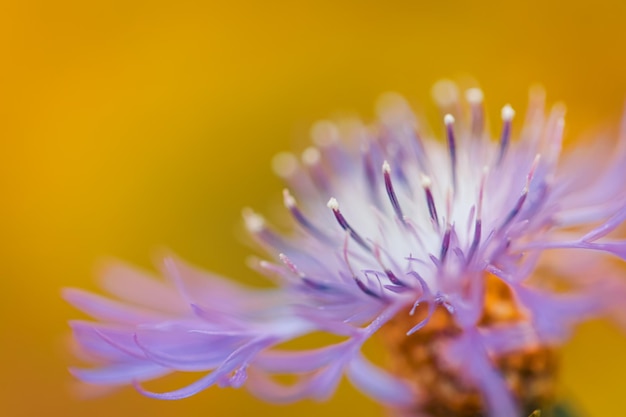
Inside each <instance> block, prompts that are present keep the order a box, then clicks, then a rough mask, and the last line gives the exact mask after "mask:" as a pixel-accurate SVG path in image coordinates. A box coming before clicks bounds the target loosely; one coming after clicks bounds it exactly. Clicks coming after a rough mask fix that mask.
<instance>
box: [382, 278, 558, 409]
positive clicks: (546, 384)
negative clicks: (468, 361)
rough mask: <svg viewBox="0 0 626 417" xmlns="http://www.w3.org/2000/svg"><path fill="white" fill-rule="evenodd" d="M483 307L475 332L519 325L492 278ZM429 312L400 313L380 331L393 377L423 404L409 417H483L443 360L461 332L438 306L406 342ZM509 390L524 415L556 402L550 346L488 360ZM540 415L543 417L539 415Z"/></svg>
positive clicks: (508, 297) (478, 401)
mask: <svg viewBox="0 0 626 417" xmlns="http://www.w3.org/2000/svg"><path fill="white" fill-rule="evenodd" d="M485 291H486V293H485V304H484V308H483V314H482V317H481V319H480V322H479V328H482V329H489V328H490V327H494V328H495V327H496V326H507V325H510V324H514V323H518V322H520V321H524V320H525V317H524V314H523V313H522V312H521V311H520V309H519V308H518V306H517V305H516V303H515V300H514V298H513V296H512V294H511V291H510V289H509V288H508V287H507V286H506V285H505V284H504V283H502V282H501V281H499V280H498V279H496V278H495V277H492V276H486V277H485ZM427 314H428V306H427V305H425V304H424V305H420V306H418V307H417V309H416V310H415V314H414V315H413V316H411V315H409V314H407V313H406V312H405V311H403V312H402V313H401V314H398V315H397V316H396V317H395V318H393V319H392V320H391V321H390V322H389V323H387V324H386V325H385V326H384V327H383V328H382V329H381V335H382V337H383V338H384V342H385V343H386V345H387V351H388V353H389V360H390V368H391V371H392V372H393V373H395V374H396V375H398V376H400V377H402V378H404V379H405V380H407V381H409V382H410V383H411V384H412V385H413V387H414V389H415V390H416V392H419V393H422V397H423V401H422V403H421V404H420V405H419V408H418V409H415V410H408V414H406V415H407V417H408V416H411V415H420V416H422V415H427V416H429V417H450V416H454V417H483V416H485V415H486V409H485V403H484V400H483V398H482V397H481V395H480V391H479V390H478V388H477V387H476V386H475V385H473V384H472V383H471V382H469V381H468V380H467V378H465V377H464V375H463V366H462V365H461V366H458V367H455V366H453V365H451V364H450V363H449V362H448V361H446V360H445V359H444V355H443V353H442V352H443V351H444V350H445V347H446V345H447V344H448V343H449V342H450V341H452V340H454V338H456V337H458V336H459V335H461V332H462V330H461V328H460V327H458V326H457V325H456V323H455V322H454V318H453V316H452V315H451V314H450V313H449V312H448V310H447V309H446V308H445V307H443V306H437V307H436V308H435V310H434V312H433V314H432V316H431V318H430V320H429V321H428V323H427V324H426V325H425V326H424V327H423V328H422V329H420V330H419V331H417V332H415V333H413V334H412V335H410V336H407V335H406V332H407V330H408V329H410V328H411V327H413V326H414V325H416V324H417V323H419V322H420V321H421V320H423V319H424V318H425V317H426V315H427ZM490 360H491V362H492V365H493V367H494V369H496V370H498V371H499V372H500V374H501V375H502V378H503V379H504V381H505V382H506V384H507V386H508V388H509V390H510V391H511V393H512V394H513V395H514V397H515V399H516V400H517V402H518V404H519V408H520V409H521V410H523V412H524V413H525V414H522V415H530V414H531V413H532V412H533V411H534V410H536V409H542V411H547V410H546V407H548V408H549V407H550V406H551V403H552V402H553V400H554V396H555V387H556V374H557V368H558V355H557V352H556V351H555V349H554V348H552V347H549V346H534V347H532V348H526V349H524V350H518V351H513V352H508V353H505V354H501V355H491V356H490ZM544 415H545V413H544Z"/></svg>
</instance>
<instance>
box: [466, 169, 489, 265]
mask: <svg viewBox="0 0 626 417" xmlns="http://www.w3.org/2000/svg"><path fill="white" fill-rule="evenodd" d="M488 172H489V168H488V167H484V168H483V176H482V178H481V180H480V188H479V190H478V203H477V204H476V222H475V223H474V240H473V241H472V245H471V246H470V250H469V253H468V254H467V262H468V263H469V262H470V261H471V260H472V258H473V257H474V254H475V253H476V250H477V249H478V245H479V244H480V239H481V235H482V226H483V221H482V213H483V197H484V194H485V182H486V181H487V174H488Z"/></svg>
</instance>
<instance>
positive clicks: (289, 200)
mask: <svg viewBox="0 0 626 417" xmlns="http://www.w3.org/2000/svg"><path fill="white" fill-rule="evenodd" d="M283 201H284V202H285V206H286V207H287V208H292V207H295V206H296V199H295V198H293V196H292V195H291V193H290V192H289V190H288V189H286V188H285V189H284V190H283Z"/></svg>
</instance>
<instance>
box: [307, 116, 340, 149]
mask: <svg viewBox="0 0 626 417" xmlns="http://www.w3.org/2000/svg"><path fill="white" fill-rule="evenodd" d="M311 137H312V138H313V143H315V144H316V145H317V146H321V147H325V146H330V145H332V144H333V143H336V142H338V141H339V129H338V128H337V125H335V124H334V123H333V122H331V121H328V120H320V121H319V122H317V123H315V124H314V125H313V126H312V127H311Z"/></svg>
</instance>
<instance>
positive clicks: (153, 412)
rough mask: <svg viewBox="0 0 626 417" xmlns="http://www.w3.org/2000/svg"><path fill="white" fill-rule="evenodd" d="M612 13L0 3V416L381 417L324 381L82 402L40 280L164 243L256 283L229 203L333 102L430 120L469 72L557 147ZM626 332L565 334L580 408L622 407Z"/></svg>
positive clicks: (619, 26) (589, 97) (609, 410)
mask: <svg viewBox="0 0 626 417" xmlns="http://www.w3.org/2000/svg"><path fill="white" fill-rule="evenodd" d="M624 45H626V2H624V1H623V0H596V1H594V2H593V3H588V2H582V1H574V2H565V1H563V2H551V1H536V0H531V1H519V2H511V1H508V2H500V1H488V2H482V1H472V2H462V1H457V0H448V1H445V2H443V1H432V0H431V1H415V0H388V1H386V2H377V1H370V0H334V1H329V0H315V1H309V0H304V1H302V0H300V1H297V2H289V1H283V2H280V1H256V2H253V1H242V0H230V1H228V2H218V1H210V0H209V1H186V0H182V1H180V0H179V1H176V2H164V1H128V0H125V1H100V0H94V1H89V2H84V1H72V0H57V1H33V0H4V1H2V3H1V4H0V56H1V59H2V61H1V65H0V201H1V203H0V247H1V248H0V249H1V250H0V260H1V262H0V265H1V268H0V297H1V298H0V329H1V330H2V333H1V334H2V335H1V339H0V415H1V416H3V417H4V416H6V417H24V416H28V417H39V416H43V415H47V416H68V417H74V416H89V417H100V416H102V417H104V416H107V417H108V416H111V415H117V416H127V415H128V416H130V415H132V416H153V417H157V416H158V417H166V416H167V417H170V416H177V417H179V416H196V415H213V416H220V415H245V414H247V413H251V412H254V413H256V414H258V415H274V416H291V415H302V416H317V415H320V414H321V413H327V414H329V415H338V414H339V413H341V412H343V411H344V410H349V411H350V412H351V413H353V414H359V415H371V416H381V415H382V414H383V412H382V410H380V409H379V408H378V407H377V406H374V405H373V403H371V402H370V401H369V400H368V399H366V398H364V397H363V396H361V395H360V394H358V393H356V392H355V391H354V390H353V389H352V388H350V387H348V386H347V385H343V386H342V387H341V389H340V391H339V393H338V394H337V395H336V396H335V397H334V398H333V400H332V401H330V402H328V403H324V404H315V403H301V404H296V405H293V406H280V407H278V406H271V405H267V404H262V403H260V402H258V401H256V400H254V399H252V398H251V397H250V396H249V395H248V394H247V393H246V392H245V391H243V390H239V391H235V390H219V389H211V390H208V391H207V392H204V393H202V394H201V395H198V396H196V397H194V398H191V399H188V400H184V401H179V402H161V401H157V400H150V399H146V398H143V397H142V396H141V395H139V394H137V393H136V392H134V391H133V390H132V389H126V390H122V391H120V392H118V393H116V394H113V395H111V396H109V397H106V398H99V399H94V400H88V401H86V400H79V399H77V398H76V396H74V395H73V394H72V382H73V381H72V378H71V377H70V375H69V374H68V372H67V370H66V368H67V365H68V364H70V363H74V362H73V360H72V359H71V357H70V355H69V354H68V353H67V352H66V348H65V345H64V342H65V337H66V336H67V333H68V327H67V325H66V322H67V320H68V319H70V318H76V317H82V316H81V315H80V314H79V313H78V312H77V311H75V310H73V309H72V308H71V307H69V306H67V305H66V304H64V302H63V301H62V300H61V298H60V296H59V289H60V288H61V287H64V286H80V287H86V288H90V289H95V288H96V284H95V279H94V278H95V276H94V275H95V274H94V271H95V266H96V265H97V264H98V262H99V261H100V260H102V259H103V258H105V257H110V256H113V257H118V258H121V259H124V260H127V261H130V262H132V263H134V264H137V265H140V266H143V267H148V268H149V267H150V265H151V257H152V256H153V254H154V252H155V250H157V249H159V248H161V247H167V248H170V249H172V250H174V251H175V252H177V253H178V254H180V255H181V256H182V257H183V258H185V259H187V260H189V261H191V262H192V263H195V264H197V265H200V266H202V267H204V268H206V269H210V270H212V271H215V272H218V273H221V274H223V275H227V276H231V277H234V278H235V279H240V280H242V281H245V282H254V281H255V280H256V279H257V278H258V277H256V276H255V274H254V273H252V272H251V271H249V270H248V269H247V268H246V266H245V264H244V260H245V258H246V256H247V255H248V254H250V253H251V250H250V249H249V248H247V247H246V246H245V245H243V244H242V242H241V239H239V238H238V237H237V231H238V227H239V226H240V209H241V207H243V206H252V207H254V208H257V209H259V210H260V211H266V212H267V211H268V210H269V209H270V208H271V207H272V205H273V204H274V203H275V202H277V201H278V199H279V197H280V190H281V186H280V182H279V181H278V180H277V179H276V178H274V176H273V175H272V174H271V172H270V160H271V157H272V156H273V155H274V154H275V153H276V152H278V151H281V150H286V149H292V148H294V147H295V148H296V149H298V148H299V149H301V146H302V144H303V143H305V142H306V139H307V138H306V135H307V130H308V127H309V126H310V124H311V123H312V122H313V121H315V120H316V119H319V118H324V117H328V116H330V115H333V114H334V113H335V112H337V111H339V112H341V111H354V112H357V113H358V114H360V115H362V116H363V117H365V118H371V117H372V115H373V105H374V101H375V99H376V98H377V97H378V96H379V95H380V94H381V93H383V92H385V91H389V90H395V91H398V92H400V93H402V94H404V95H405V96H406V97H408V98H409V99H410V100H411V101H412V102H414V103H422V105H423V106H424V107H426V108H432V107H431V106H432V104H431V102H430V94H429V90H430V87H431V85H432V83H433V82H435V81H437V80H438V79H439V78H441V77H452V78H454V77H458V76H464V75H471V76H473V77H475V78H476V79H477V80H478V81H479V82H480V83H481V85H482V87H483V89H484V91H485V93H486V96H487V100H488V105H490V109H489V111H490V114H491V116H492V117H497V114H498V111H499V108H500V107H501V106H502V105H503V104H505V103H507V102H510V103H511V104H512V105H513V106H514V107H515V108H517V109H519V110H522V109H523V108H524V106H525V103H526V96H527V89H528V87H529V86H530V85H531V84H533V83H535V82H541V83H543V84H544V85H545V86H546V88H547V90H548V99H549V100H550V101H554V100H563V101H565V102H566V103H567V105H568V109H569V113H568V119H567V121H568V125H567V126H568V128H567V135H568V138H569V139H570V140H571V139H572V138H576V137H579V136H581V135H584V134H585V132H590V131H591V132H593V130H594V129H595V128H596V127H597V126H603V125H607V124H608V125H610V124H612V125H614V126H616V125H617V123H618V121H619V115H620V112H621V110H622V106H623V103H624V99H625V98H626V53H624ZM625 352H626V338H624V337H622V336H621V335H620V334H619V333H618V332H617V330H615V329H614V328H612V327H611V326H609V325H606V324H602V323H592V324H589V325H585V326H583V327H582V328H581V329H580V331H579V332H578V333H577V334H576V336H575V338H574V340H573V342H572V343H571V344H570V345H569V346H568V347H567V348H566V350H565V356H564V372H563V387H564V393H565V394H566V395H568V396H569V397H571V398H574V399H575V401H576V402H577V403H578V404H579V406H580V407H581V408H582V409H584V410H586V411H587V413H588V415H589V416H595V417H606V416H613V415H626V397H625V396H624V393H623V377H622V375H623V374H624V373H625V372H626V354H625Z"/></svg>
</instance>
